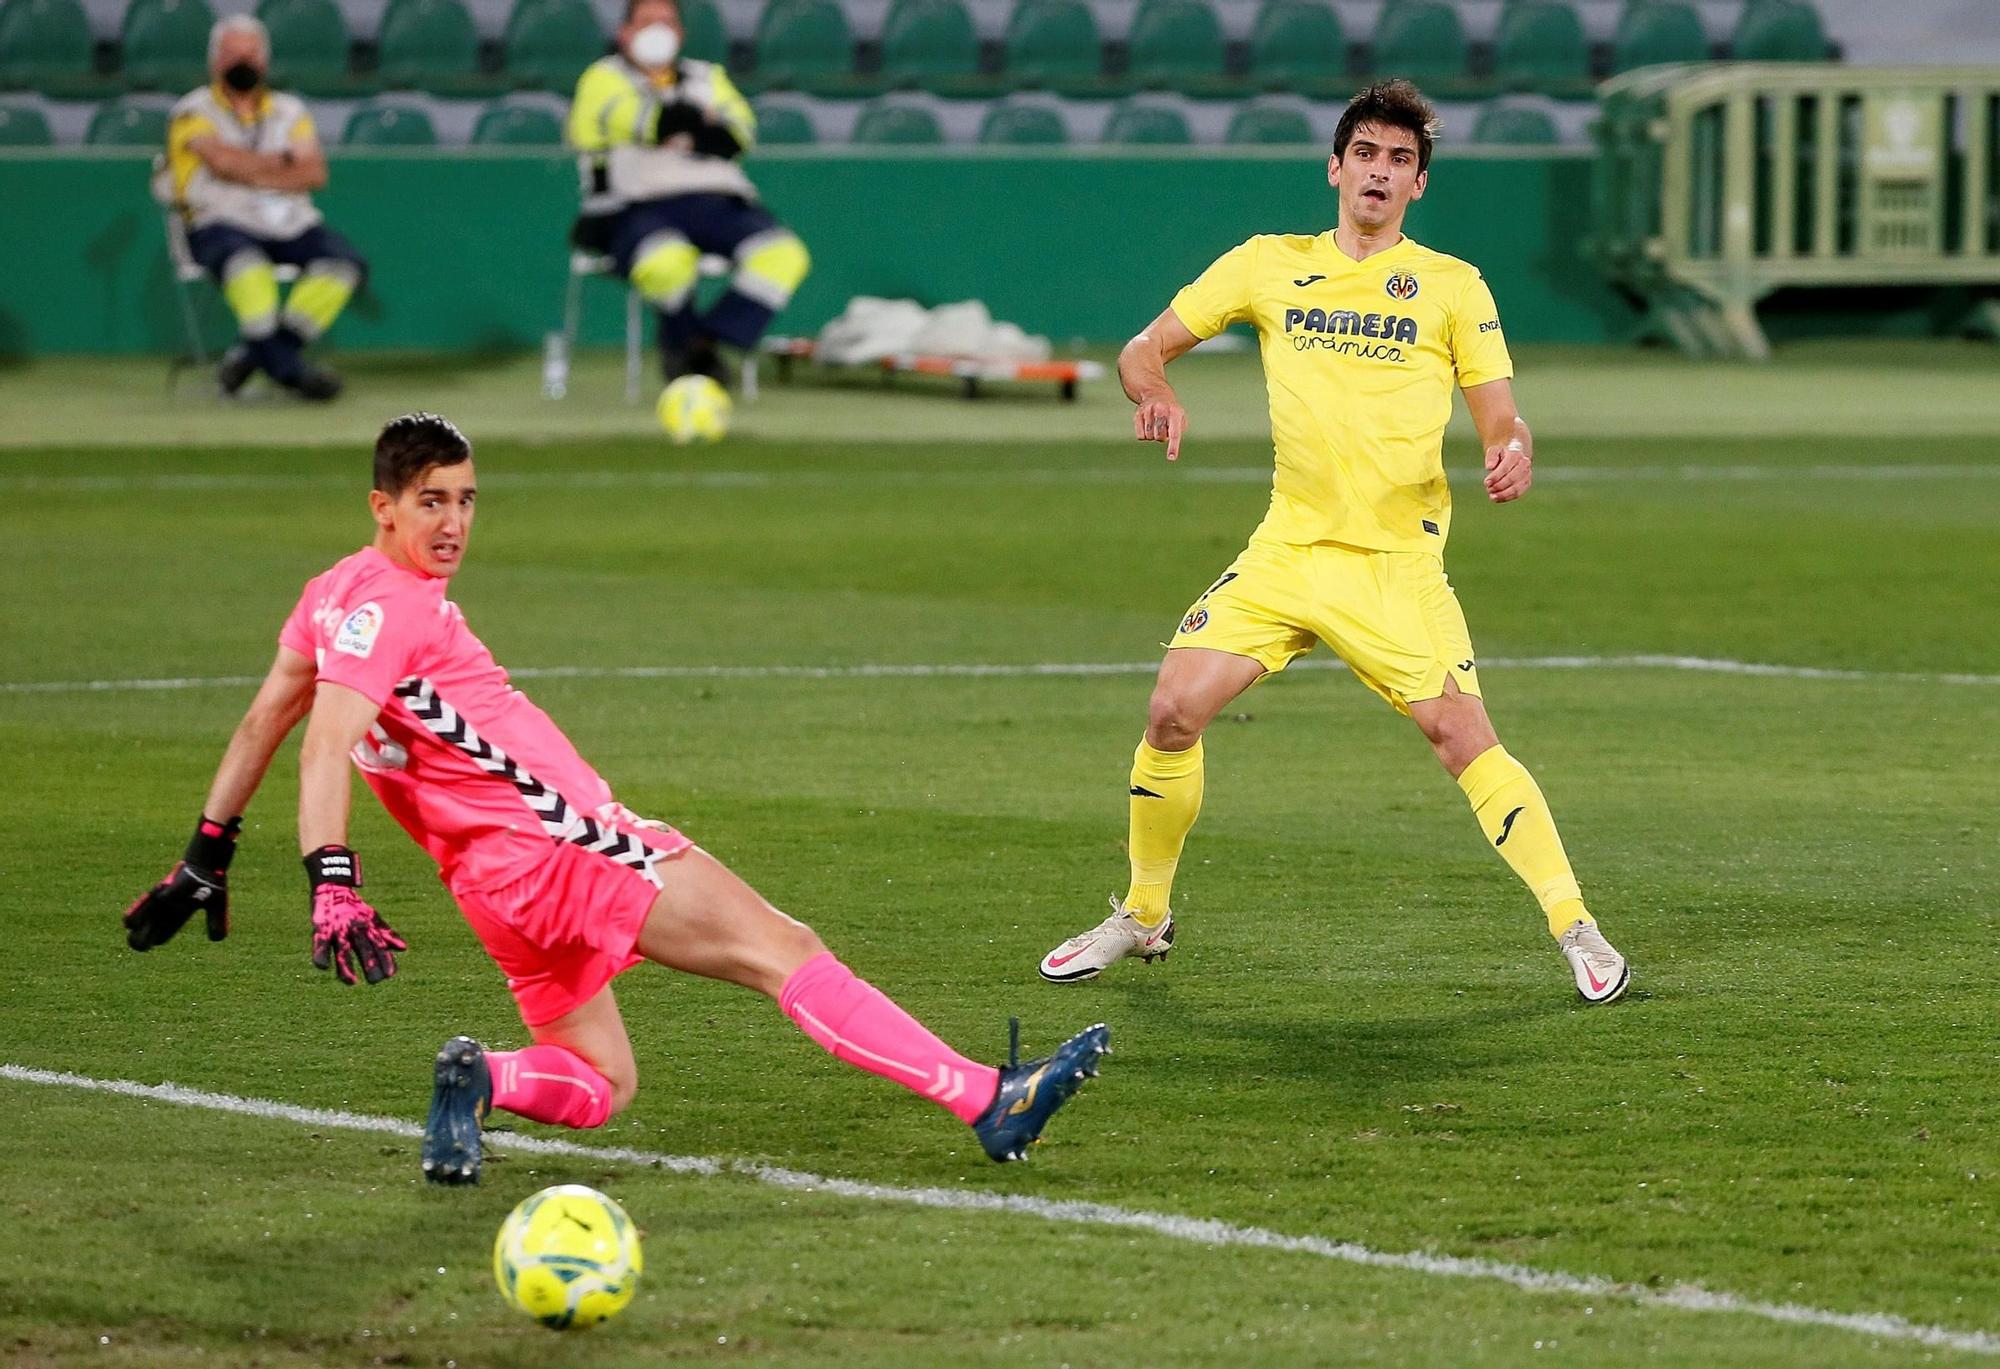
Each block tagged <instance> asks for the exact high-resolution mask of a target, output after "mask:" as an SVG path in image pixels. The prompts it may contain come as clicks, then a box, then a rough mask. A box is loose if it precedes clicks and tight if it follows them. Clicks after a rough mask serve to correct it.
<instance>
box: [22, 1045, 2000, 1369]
mask: <svg viewBox="0 0 2000 1369" xmlns="http://www.w3.org/2000/svg"><path fill="white" fill-rule="evenodd" d="M0 1079H10V1080H13V1081H15V1082H17V1083H23V1084H42V1085H49V1086H54V1087H58V1088H72V1089H84V1090H89V1091H92V1092H97V1093H112V1094H121V1095H123V1096H125V1097H128V1098H142V1099H146V1100H148V1101H150V1102H156V1103H167V1104H171V1105H173V1106H175V1107H189V1108H204V1109H207V1110H209V1111H211V1112H230V1113H236V1114H239V1115H241V1116H247V1117H261V1118H265V1119H266V1120H270V1121H280V1122H293V1123H296V1124H298V1125H300V1126H307V1127H319V1128H324V1129H334V1130H342V1131H367V1132H376V1133H385V1134H388V1135H391V1136H401V1137H408V1138H415V1137H417V1136H420V1135H422V1132H423V1129H422V1128H421V1127H419V1126H417V1125H416V1124H415V1123H414V1122H406V1121H403V1120H401V1119H400V1118H395V1117H371V1116H367V1115H365V1114H361V1113H353V1112H335V1111H330V1110H327V1109H323V1108H302V1107H295V1106H293V1105H291V1104H289V1103H278V1102H273V1101H270V1100H268V1099H262V1098H242V1097H238V1096H236V1095H235V1094H228V1093H209V1092H206V1091H204V1090H201V1089H190V1088H183V1087H181V1086H180V1085H178V1084H139V1083H134V1082H133V1081H131V1080H127V1079H94V1078H92V1077H90V1076H88V1075H82V1074H70V1073H67V1072H64V1071H60V1070H41V1069H30V1068H27V1067H25V1066H22V1065H0ZM487 1141H488V1143H489V1144H490V1145H492V1146H493V1147H494V1148H495V1149H499V1150H512V1151H519V1152H522V1153H525V1154H530V1155H565V1156H574V1157H577V1158H580V1159H586V1160H589V1161H592V1162H593V1163H597V1164H604V1163H615V1164H628V1165H639V1166H644V1167H646V1168H652V1169H666V1170H671V1171H673V1172H674V1173H676V1174H691V1175H701V1176H705V1177H710V1178H713V1177H715V1176H718V1175H723V1174H736V1175H742V1176H744V1177H747V1178H750V1179H754V1180H756V1181H757V1182H759V1183H764V1184H770V1185H772V1186H774V1187H777V1188H785V1189H792V1190H796V1191H798V1192H802V1193H826V1194H832V1195H834V1196H836V1197H842V1198H857V1199H861V1200H864V1201H869V1202H880V1203H902V1204H907V1205H910V1206H915V1207H932V1208H946V1209H950V1210H953V1211H959V1212H1000V1213H1011V1214H1014V1215H1017V1216H1024V1217H1038V1218H1041V1219H1042V1220H1044V1221H1051V1222H1071V1223H1075V1224H1077V1225H1081V1226H1105V1227H1118V1228H1123V1229H1126V1230H1135V1231H1146V1232H1150V1233H1152V1234H1153V1235H1156V1236H1164V1237H1166V1238H1167V1239H1169V1240H1175V1241H1185V1242H1188V1243H1189V1244H1193V1245H1203V1246H1209V1247H1214V1248H1228V1247H1247V1248H1251V1249H1257V1250H1277V1251H1284V1252H1286V1253H1289V1254H1296V1255H1315V1256H1318V1257H1320V1258H1321V1259H1328V1260H1337V1261H1339V1262H1341V1263H1343V1264H1355V1265H1364V1266H1367V1267H1368V1268H1371V1269H1395V1270H1401V1271H1403V1272H1405V1273H1411V1274H1427V1275H1430V1276H1432V1277H1435V1278H1451V1279H1477V1280H1482V1281H1486V1282H1491V1283H1504V1284H1508V1285H1511V1286H1512V1287H1514V1288H1518V1289H1521V1290H1522V1291H1523V1292H1528V1293H1553V1294H1557V1295H1559V1296H1564V1297H1574V1298H1615V1299H1618V1300H1620V1301H1623V1302H1630V1303H1635V1304H1637V1305H1639V1306H1642V1307H1665V1308H1672V1309H1675V1310H1678V1311H1683V1312H1722V1313H1727V1314H1731V1315H1734V1316H1744V1317H1754V1318H1757V1319H1758V1320H1760V1321H1770V1322H1782V1323H1785V1324H1788V1325H1794V1326H1819V1327H1826V1328H1829V1329H1831V1330H1836V1331H1850V1332H1853V1333H1854V1334H1856V1335H1861V1336H1868V1337H1871V1338H1873V1339H1876V1340H1895V1341H1914V1342H1916V1343H1918V1344H1921V1345H1929V1346H1934V1347H1937V1348H1939V1349H1946V1350H1964V1351H1969V1352H1971V1353H1974V1354H1982V1355H2000V1334H1995V1333H1992V1332H1987V1331H1959V1330H1953V1329H1951V1328H1949V1327H1943V1326H1926V1325H1923V1324H1921V1323H1918V1322H1912V1321H1910V1320H1908V1319H1907V1318H1904V1317H1899V1316H1894V1315H1892V1314H1890V1313H1887V1312H1834V1311H1830V1310H1828V1309H1825V1308H1820V1307H1808V1306H1805V1305H1803V1304H1800V1303H1772V1302H1760V1301H1758V1300H1756V1299H1753V1298H1745V1297H1741V1296H1739V1295H1737V1294H1735V1293H1725V1292H1718V1291H1716V1290H1714V1289H1708V1288H1703V1287H1701V1286H1700V1285H1698V1284H1672V1285H1669V1286H1667V1287H1664V1288H1654V1287H1650V1286H1647V1285H1644V1284H1632V1283H1620V1282H1618V1281H1616V1280H1613V1279H1607V1278H1603V1277H1601V1276H1599V1275H1594V1274H1569V1273H1564V1272H1563V1271H1561V1270H1553V1269H1535V1268H1533V1267H1531V1266H1528V1265H1521V1264H1506V1263H1503V1262H1501V1261H1498V1260H1485V1259H1477V1258H1468V1257H1465V1256H1458V1255H1436V1254H1431V1253H1429V1252H1427V1251H1420V1250H1419V1251H1406V1252H1400V1253H1399V1252H1395V1251H1384V1250H1375V1249H1372V1248H1370V1247H1368V1246H1365V1245H1360V1244H1357V1243H1356V1242H1353V1241H1334V1240H1328V1239H1327V1238H1326V1237H1323V1236H1288V1235H1286V1234H1284V1233H1283V1232H1279V1231H1272V1230H1269V1229H1267V1228H1265V1227H1257V1226H1238V1225H1236V1224H1235V1223H1233V1222H1224V1221H1217V1220H1215V1219H1213V1218H1204V1217H1185V1216H1180V1215H1178V1214H1175V1213H1170V1212H1146V1211H1143V1210H1139V1209H1135V1208H1128V1207H1114V1206H1111V1205H1110V1204H1108V1203H1088V1202H1074V1201H1066V1200H1061V1199H1052V1198H1033V1197H1023V1196H1019V1195H1013V1194H1004V1193H981V1192H971V1191H966V1190H962V1189H953V1188H903V1187H900V1186H897V1185H894V1184H873V1183H863V1182H860V1181H857V1180H853V1179H830V1178H827V1177H825V1176H823V1175H818V1174H806V1173H802V1172H800V1171H798V1170H792V1169H782V1168H779V1167H778V1166H775V1165H764V1164H757V1163H754V1162H752V1161H748V1160H733V1159H714V1158H709V1157H706V1156H698V1155H667V1154H663V1153H660V1152H657V1151H650V1150H633V1149H629V1148H626V1147H622V1146H586V1145H579V1144H577V1143H576V1142H574V1141H558V1140H550V1139H545V1138H542V1137H535V1136H520V1135H515V1134H513V1133H508V1132H497V1133H489V1135H488V1137H487Z"/></svg>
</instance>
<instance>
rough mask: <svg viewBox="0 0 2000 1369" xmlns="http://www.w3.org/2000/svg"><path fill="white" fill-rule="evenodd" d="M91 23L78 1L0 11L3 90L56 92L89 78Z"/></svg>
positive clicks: (36, 2) (21, 0) (39, 2)
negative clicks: (4, 88) (55, 90)
mask: <svg viewBox="0 0 2000 1369" xmlns="http://www.w3.org/2000/svg"><path fill="white" fill-rule="evenodd" d="M91 46H92V45H91V38H90V19H89V16H87V15H86V14H84V12H83V6H82V5H80V4H78V3H77V0H6V3H5V4H4V5H0V87H6V88H8V89H14V90H54V89H61V88H63V87H66V86H68V85H70V84H72V83H75V82H79V81H82V80H85V79H86V78H88V77H89V75H90V58H91Z"/></svg>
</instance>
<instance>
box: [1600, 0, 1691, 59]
mask: <svg viewBox="0 0 2000 1369" xmlns="http://www.w3.org/2000/svg"><path fill="white" fill-rule="evenodd" d="M1707 60H1708V36H1707V35H1706V34H1704V33H1703V32H1702V31H1701V16H1700V15H1698V14H1696V13H1695V9H1694V6H1693V5H1692V4H1689V3H1687V0H1628V3H1627V4H1626V6H1625V12H1624V13H1623V14H1620V15H1619V16H1618V32H1617V33H1616V35H1614V36H1613V38H1612V40H1611V69H1612V71H1614V72H1622V71H1635V70H1637V69H1638V68H1640V67H1654V66H1664V65H1667V64H1669V63H1674V62H1706V61H1707Z"/></svg>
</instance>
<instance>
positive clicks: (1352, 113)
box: [1333, 77, 1440, 171]
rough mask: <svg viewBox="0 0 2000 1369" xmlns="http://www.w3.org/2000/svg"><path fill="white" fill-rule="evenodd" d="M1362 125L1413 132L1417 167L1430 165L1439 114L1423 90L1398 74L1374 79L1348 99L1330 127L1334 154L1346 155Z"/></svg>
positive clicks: (1422, 167)
mask: <svg viewBox="0 0 2000 1369" xmlns="http://www.w3.org/2000/svg"><path fill="white" fill-rule="evenodd" d="M1363 124H1379V125H1381V126H1382V127H1384V128H1400V129H1404V130H1406V131H1407V132H1410V133H1413V134H1415V135H1416V139H1417V170H1419V171H1423V170H1425V169H1427V168H1428V167H1429V166H1430V164H1431V147H1432V145H1433V144H1435V143H1436V142H1437V135H1438V128H1439V127H1440V125H1439V124H1438V113H1437V110H1435V109H1433V108H1432V107H1431V102H1430V101H1429V100H1426V99H1425V98H1424V96H1423V92H1422V91H1420V90H1418V89H1417V88H1416V87H1415V86H1413V85H1411V84H1410V83H1409V82H1408V81H1405V80H1403V79H1402V78H1401V77H1398V78H1397V79H1395V80H1393V81H1377V82H1376V83H1375V84H1374V85H1372V86H1370V87H1368V89H1366V90H1364V91H1362V92H1361V93H1360V94H1359V95H1356V96H1355V97H1354V98H1353V99H1352V100H1349V101H1348V102H1347V111H1346V112H1345V113H1344V114H1342V115H1341V116H1340V123H1339V125H1338V126H1336V127H1335V128H1334V130H1333V155H1334V156H1335V157H1345V156H1346V155H1347V144H1348V140H1349V139H1351V138H1353V137H1354V130H1355V129H1357V128H1359V127H1361V125H1363Z"/></svg>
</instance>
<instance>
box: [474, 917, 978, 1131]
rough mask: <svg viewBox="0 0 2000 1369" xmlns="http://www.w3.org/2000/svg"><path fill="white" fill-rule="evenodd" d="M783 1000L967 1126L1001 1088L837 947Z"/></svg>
mask: <svg viewBox="0 0 2000 1369" xmlns="http://www.w3.org/2000/svg"><path fill="white" fill-rule="evenodd" d="M778 1006H779V1007H780V1008H781V1009H783V1010H784V1014H785V1016H787V1017H789V1018H791V1019H792V1021H794V1022H796V1023H798V1024H799V1028H800V1030H802V1031H803V1032H805V1034H806V1035H807V1036H810V1037H811V1038H812V1039H813V1040H815V1041H817V1042H819V1044H820V1045H821V1046H823V1047H824V1048H825V1049H826V1050H828V1051H830V1052H831V1053H832V1054H833V1056H834V1058H835V1059H837V1060H845V1061H846V1062H847V1063H848V1064H850V1065H853V1066H855V1067H856V1068H858V1069H864V1070H867V1071H868V1072H869V1073H870V1074H879V1075H881V1076H882V1077H883V1078H884V1079H892V1080H894V1081H895V1082H896V1083H898V1084H901V1085H902V1086H903V1087H904V1088H906V1089H908V1090H910V1091H911V1092H912V1093H921V1094H922V1095H923V1096H924V1097H926V1098H928V1099H930V1100H931V1101H932V1102H934V1103H937V1104H939V1105H941V1106H943V1107H945V1108H948V1109H950V1111H951V1112H952V1113H953V1114H954V1115H955V1116H956V1117H957V1118H958V1119H959V1120H960V1121H961V1122H964V1123H966V1124H967V1125H968V1126H969V1125H971V1124H972V1123H973V1122H975V1121H977V1120H978V1118H979V1114H980V1113H982V1112H984V1111H986V1109H987V1107H988V1106H989V1105H990V1104H991V1103H992V1102H993V1095H994V1094H995V1093H997V1092H999V1089H1000V1071H998V1070H996V1069H994V1068H993V1067H992V1066H991V1065H982V1064H980V1063H978V1062H977V1061H975V1060H968V1059H966V1058H965V1057H964V1056H962V1055H960V1054H959V1053H958V1052H957V1051H955V1050H953V1049H952V1048H951V1047H950V1046H947V1045H945V1043H944V1042H942V1041H940V1040H938V1039H937V1038H936V1037H935V1036H933V1035H931V1034H930V1032H929V1031H927V1030H926V1029H925V1028H924V1026H923V1024H922V1023H920V1022H918V1021H917V1020H916V1019H915V1018H914V1017H911V1016H910V1015H909V1014H908V1013H906V1012H904V1011H903V1010H902V1009H901V1008H899V1007H897V1006H896V1005H895V1004H894V1003H892V1002H890V1001H889V997H888V995H886V994H884V993H883V992H882V991H881V990H880V989H878V988H876V987H875V986H874V985H873V984H870V983H869V982H868V981H867V980H865V979H859V978H857V977H856V976H855V974H854V971H852V970H850V969H848V968H847V967H846V966H845V965H843V964H841V963H840V962H839V961H838V960H836V959H835V958H834V955H833V952H831V951H826V952H822V953H821V954H819V955H816V956H814V957H813V958H812V959H811V960H808V961H807V962H806V963H805V964H803V965H801V966H799V968H798V969H796V970H794V971H792V977H791V978H790V979H787V980H786V981H785V987H784V988H783V989H781V990H780V991H779V993H778ZM496 1096H497V1095H496Z"/></svg>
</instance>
